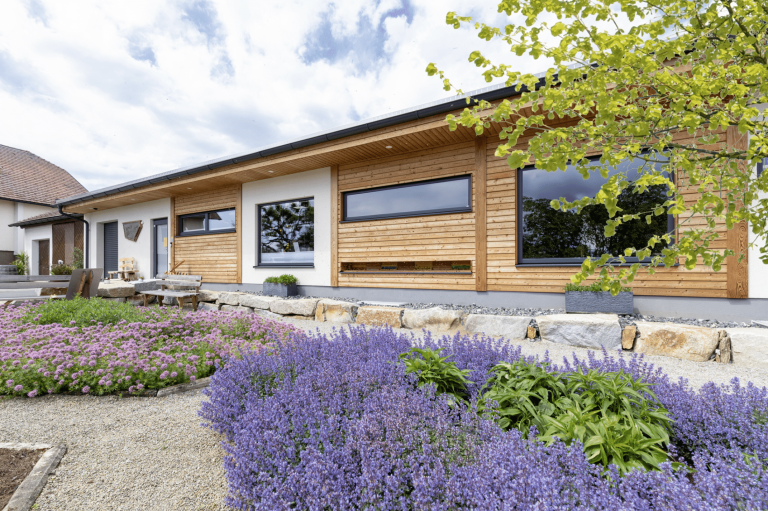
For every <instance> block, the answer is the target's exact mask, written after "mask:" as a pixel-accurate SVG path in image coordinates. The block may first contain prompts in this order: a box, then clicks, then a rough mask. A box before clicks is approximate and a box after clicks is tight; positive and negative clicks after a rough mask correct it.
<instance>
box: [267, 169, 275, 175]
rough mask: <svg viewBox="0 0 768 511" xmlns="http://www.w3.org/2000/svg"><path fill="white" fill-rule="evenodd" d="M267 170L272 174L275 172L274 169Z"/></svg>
mask: <svg viewBox="0 0 768 511" xmlns="http://www.w3.org/2000/svg"><path fill="white" fill-rule="evenodd" d="M267 172H269V173H270V174H272V173H274V172H275V171H274V170H268V171H267Z"/></svg>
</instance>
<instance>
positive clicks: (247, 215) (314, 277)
mask: <svg viewBox="0 0 768 511" xmlns="http://www.w3.org/2000/svg"><path fill="white" fill-rule="evenodd" d="M305 197H314V199H315V266H314V268H302V267H294V268H288V267H284V268H269V267H263V268H254V266H256V261H257V258H256V248H257V239H256V236H257V232H258V229H257V225H256V218H257V215H256V213H257V211H256V207H257V205H259V204H265V203H269V202H277V201H282V200H291V199H302V198H305ZM242 264H243V282H244V283H248V284H261V283H262V282H264V279H265V278H267V277H271V276H277V275H282V274H284V273H290V274H291V275H295V276H296V277H297V278H298V279H299V285H307V286H330V285H331V169H330V168H329V167H326V168H323V169H317V170H310V171H307V172H300V173H298V174H291V175H290V176H281V177H275V178H272V179H263V180H261V181H254V182H252V183H245V184H243V256H242Z"/></svg>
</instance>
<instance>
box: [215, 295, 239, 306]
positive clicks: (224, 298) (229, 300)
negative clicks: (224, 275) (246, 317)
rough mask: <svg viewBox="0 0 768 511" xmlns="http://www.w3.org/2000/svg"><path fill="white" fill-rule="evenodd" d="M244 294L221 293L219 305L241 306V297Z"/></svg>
mask: <svg viewBox="0 0 768 511" xmlns="http://www.w3.org/2000/svg"><path fill="white" fill-rule="evenodd" d="M241 296H243V293H229V292H227V293H219V300H218V301H219V303H220V304H223V305H240V297H241Z"/></svg>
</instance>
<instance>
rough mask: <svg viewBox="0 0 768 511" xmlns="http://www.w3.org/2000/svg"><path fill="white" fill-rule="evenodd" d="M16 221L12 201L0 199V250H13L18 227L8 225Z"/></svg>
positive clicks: (14, 207)
mask: <svg viewBox="0 0 768 511" xmlns="http://www.w3.org/2000/svg"><path fill="white" fill-rule="evenodd" d="M15 221H16V206H15V205H14V203H13V202H11V201H7V200H0V250H13V251H14V252H15V250H14V249H15V244H16V232H15V231H16V230H17V229H18V227H8V224H12V223H14V222H15Z"/></svg>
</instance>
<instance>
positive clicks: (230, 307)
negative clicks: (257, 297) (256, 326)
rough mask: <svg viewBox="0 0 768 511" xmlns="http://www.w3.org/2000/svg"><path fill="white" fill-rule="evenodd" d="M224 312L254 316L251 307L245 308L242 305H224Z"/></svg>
mask: <svg viewBox="0 0 768 511" xmlns="http://www.w3.org/2000/svg"><path fill="white" fill-rule="evenodd" d="M220 310H222V311H228V312H245V313H247V314H253V309H252V308H250V307H243V306H242V305H222V306H221V309H220Z"/></svg>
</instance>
